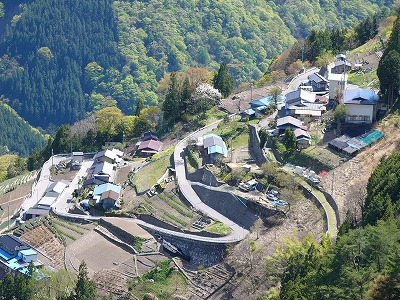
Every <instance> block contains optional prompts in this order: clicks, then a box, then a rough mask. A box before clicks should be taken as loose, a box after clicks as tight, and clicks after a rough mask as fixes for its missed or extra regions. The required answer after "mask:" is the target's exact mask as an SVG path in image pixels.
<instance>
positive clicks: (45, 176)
mask: <svg viewBox="0 0 400 300" xmlns="http://www.w3.org/2000/svg"><path fill="white" fill-rule="evenodd" d="M66 159H68V157H65V156H59V155H54V156H53V157H50V158H49V160H48V161H46V162H45V163H44V164H43V167H42V170H41V171H40V178H39V180H38V181H37V182H36V183H35V184H34V185H33V186H32V193H31V197H30V198H27V199H26V200H25V201H24V203H23V204H22V205H21V208H22V210H21V215H22V214H24V213H25V212H26V211H27V210H28V209H29V208H31V207H33V206H35V205H36V203H38V202H39V201H40V199H42V196H43V194H44V193H45V192H46V189H47V187H48V186H49V184H50V179H51V176H50V168H51V166H52V165H53V164H54V165H57V164H58V163H59V162H61V161H63V160H66Z"/></svg>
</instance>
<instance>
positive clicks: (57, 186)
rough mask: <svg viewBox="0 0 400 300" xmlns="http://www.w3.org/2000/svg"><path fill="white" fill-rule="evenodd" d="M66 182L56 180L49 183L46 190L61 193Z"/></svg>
mask: <svg viewBox="0 0 400 300" xmlns="http://www.w3.org/2000/svg"><path fill="white" fill-rule="evenodd" d="M66 186H67V185H66V184H65V183H64V182H61V181H57V182H52V183H50V185H49V186H48V187H47V189H46V192H56V193H58V194H61V193H62V191H63V190H64V189H65V188H66Z"/></svg>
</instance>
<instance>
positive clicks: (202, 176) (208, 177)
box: [186, 167, 224, 187]
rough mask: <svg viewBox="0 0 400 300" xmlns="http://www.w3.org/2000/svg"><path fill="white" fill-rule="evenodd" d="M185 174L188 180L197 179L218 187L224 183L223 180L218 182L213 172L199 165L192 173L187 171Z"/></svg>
mask: <svg viewBox="0 0 400 300" xmlns="http://www.w3.org/2000/svg"><path fill="white" fill-rule="evenodd" d="M186 174H187V179H188V180H190V181H197V182H201V183H204V184H206V185H210V186H214V187H218V186H220V185H222V184H224V182H219V181H218V179H217V178H216V177H215V176H214V174H213V173H212V172H211V171H210V170H208V169H207V168H205V167H201V168H200V169H198V170H196V172H194V173H192V174H189V173H186Z"/></svg>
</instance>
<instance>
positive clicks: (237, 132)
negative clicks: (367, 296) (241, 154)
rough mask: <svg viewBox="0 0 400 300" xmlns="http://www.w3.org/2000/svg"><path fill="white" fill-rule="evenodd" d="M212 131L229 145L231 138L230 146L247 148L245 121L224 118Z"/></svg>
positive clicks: (247, 130)
mask: <svg viewBox="0 0 400 300" xmlns="http://www.w3.org/2000/svg"><path fill="white" fill-rule="evenodd" d="M213 133H215V134H217V135H219V136H220V137H222V138H223V139H224V141H225V142H226V143H227V147H229V146H230V139H231V138H232V148H233V149H239V148H247V147H248V143H249V128H248V127H247V123H246V122H242V121H240V119H231V120H224V121H223V122H221V123H220V124H219V125H218V127H217V128H216V129H215V130H214V131H213Z"/></svg>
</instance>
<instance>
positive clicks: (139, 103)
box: [135, 98, 144, 117]
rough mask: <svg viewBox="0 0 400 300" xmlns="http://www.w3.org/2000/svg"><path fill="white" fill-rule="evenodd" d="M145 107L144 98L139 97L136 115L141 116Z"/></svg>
mask: <svg viewBox="0 0 400 300" xmlns="http://www.w3.org/2000/svg"><path fill="white" fill-rule="evenodd" d="M143 107H144V102H143V99H142V98H139V100H138V102H137V104H136V109H135V116H137V117H139V116H140V112H141V111H142V109H143Z"/></svg>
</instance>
